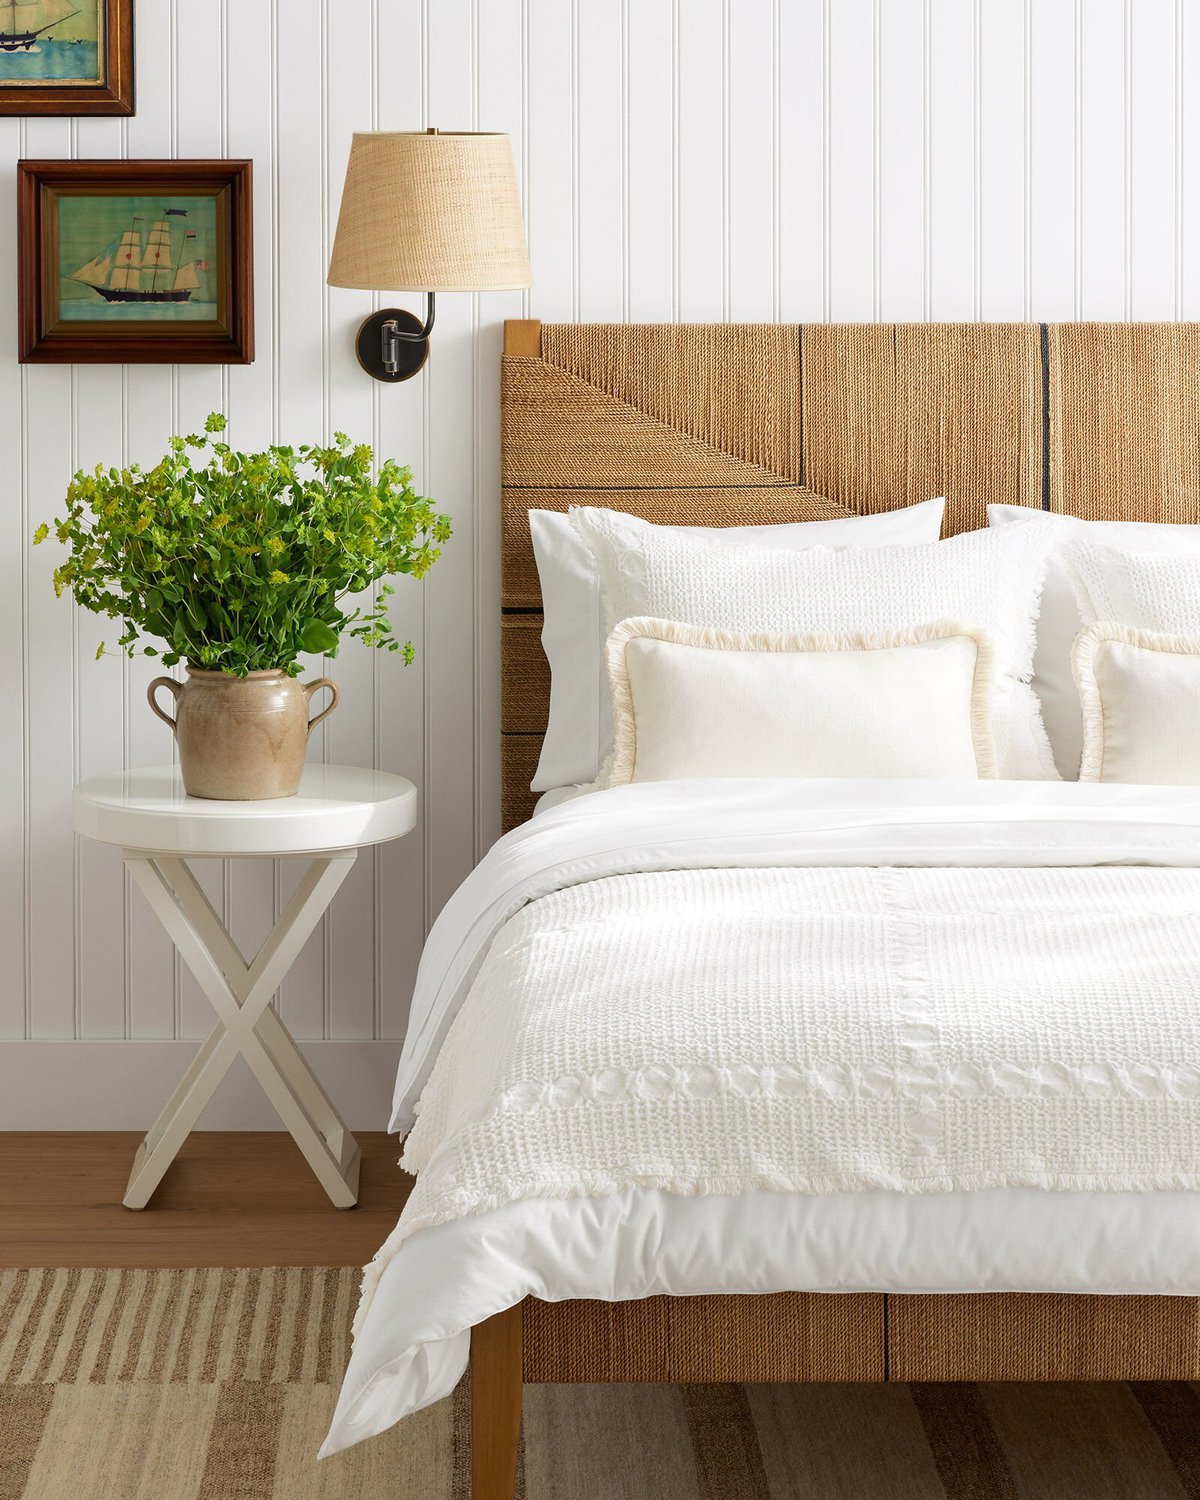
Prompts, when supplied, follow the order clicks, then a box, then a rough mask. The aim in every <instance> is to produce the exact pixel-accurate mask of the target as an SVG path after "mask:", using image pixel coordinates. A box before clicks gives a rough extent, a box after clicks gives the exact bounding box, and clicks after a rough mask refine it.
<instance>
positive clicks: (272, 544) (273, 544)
mask: <svg viewBox="0 0 1200 1500" xmlns="http://www.w3.org/2000/svg"><path fill="white" fill-rule="evenodd" d="M267 551H268V552H270V553H271V555H272V556H273V557H278V556H279V554H280V553H281V552H282V551H283V543H282V542H281V541H280V540H279V538H278V537H277V536H269V537H268V538H267Z"/></svg>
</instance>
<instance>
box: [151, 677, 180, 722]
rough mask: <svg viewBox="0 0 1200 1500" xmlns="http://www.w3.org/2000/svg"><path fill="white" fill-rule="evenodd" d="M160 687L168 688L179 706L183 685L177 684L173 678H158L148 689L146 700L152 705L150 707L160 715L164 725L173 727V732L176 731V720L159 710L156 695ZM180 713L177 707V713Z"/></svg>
mask: <svg viewBox="0 0 1200 1500" xmlns="http://www.w3.org/2000/svg"><path fill="white" fill-rule="evenodd" d="M160 687H165V688H167V689H168V690H169V692H170V694H171V696H172V698H174V699H175V702H176V705H178V703H179V695H180V693H182V692H183V683H182V682H176V681H175V679H174V678H173V677H156V678H155V679H154V681H153V682H152V683H151V684H150V686H149V687H148V688H147V689H146V700H147V702H148V703H149V704H150V707H151V708H152V709H153V710H154V712H155V713H156V714H157V715H158V717H159V718H160V719H161V720H162V721H163V723H164V724H169V725H170V726H171V729H172V731H174V729H175V720H174V719H173V718H172V717H171V716H170V714H165V713H163V711H162V709H161V708H159V706H158V704H157V702H156V701H155V694H156V693H157V692H158V690H159V688H160ZM178 711H179V710H178V707H176V712H177V713H178Z"/></svg>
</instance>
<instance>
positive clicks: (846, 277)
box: [825, 0, 875, 321]
mask: <svg viewBox="0 0 1200 1500" xmlns="http://www.w3.org/2000/svg"><path fill="white" fill-rule="evenodd" d="M825 20H826V26H827V28H828V34H827V36H826V38H825V69H826V91H827V92H826V100H825V111H826V118H827V121H828V130H829V140H828V143H827V148H826V157H825V160H826V171H827V173H828V180H827V182H826V184H825V240H826V257H827V263H828V264H827V271H826V287H827V304H828V316H829V317H830V318H832V319H834V320H835V321H842V320H844V321H853V320H854V319H856V318H869V317H870V316H871V312H870V309H871V308H872V306H873V305H874V288H875V259H874V233H873V226H874V219H875V189H874V181H875V177H874V156H875V131H874V129H873V125H872V113H873V108H874V88H873V78H874V70H873V67H872V54H873V48H874V33H875V24H874V20H875V18H874V7H873V4H872V0H838V3H837V4H834V5H830V4H827V5H826V7H825Z"/></svg>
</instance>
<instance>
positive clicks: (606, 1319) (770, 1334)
mask: <svg viewBox="0 0 1200 1500" xmlns="http://www.w3.org/2000/svg"><path fill="white" fill-rule="evenodd" d="M501 408H502V433H503V469H502V477H503V486H504V488H503V501H502V506H503V544H502V561H503V579H502V605H503V619H502V672H503V708H502V766H503V808H504V826H505V828H511V827H514V826H515V825H516V824H518V823H520V822H522V821H523V820H524V819H525V818H527V817H528V816H529V813H530V811H531V808H532V804H533V798H532V796H531V794H530V792H529V790H528V788H529V781H530V779H531V777H532V774H533V770H534V767H535V766H536V764H537V757H538V752H539V750H540V747H541V742H542V736H543V734H544V732H545V727H546V717H547V709H548V703H549V672H548V668H547V666H546V662H545V659H544V657H543V655H542V652H541V648H540V642H539V634H540V631H541V626H542V619H541V596H540V593H539V590H538V581H537V572H536V569H535V566H534V561H533V553H532V547H531V544H530V539H529V526H528V519H527V515H526V512H527V511H528V510H530V509H533V508H540V509H547V510H565V509H566V508H567V507H568V506H569V505H587V504H591V505H605V506H608V507H610V508H612V509H617V510H624V511H629V512H631V513H633V514H635V515H641V516H644V517H646V518H647V519H649V520H653V521H658V522H662V523H667V524H670V523H674V524H678V525H686V524H693V525H736V524H741V525H752V524H770V523H778V522H782V521H796V520H812V519H817V518H821V517H831V516H844V515H852V514H865V513H867V512H871V511H878V510H884V509H890V508H892V507H895V506H900V505H908V504H912V503H913V502H915V501H917V500H923V499H927V498H928V497H929V496H931V495H945V496H946V498H947V508H946V530H947V531H948V532H956V531H963V530H968V529H971V528H973V527H977V526H983V525H986V522H987V515H986V507H987V505H988V504H989V503H992V502H1007V503H1010V504H1012V503H1016V504H1022V505H1028V506H1031V507H1039V506H1040V507H1042V508H1044V509H1046V510H1052V511H1058V512H1063V513H1066V514H1071V515H1080V516H1088V517H1092V518H1101V517H1107V518H1112V519H1117V518H1120V519H1125V520H1140V521H1153V520H1158V521H1184V522H1189V523H1193V524H1195V523H1197V522H1200V325H1197V324H1162V323H1152V324H1113V323H1108V324H1085V323H1076V324H1050V325H1046V324H972V323H964V324H835V325H811V326H810V325H805V326H803V327H797V326H794V325H793V326H776V325H766V324H757V325H699V324H695V325H625V324H582V325H581V324H546V325H543V324H540V323H537V322H530V321H521V322H510V323H507V324H506V325H505V340H504V360H503V377H502V403H501ZM1197 1378H1200V1299H1196V1298H1179V1297H1126V1296H1117V1297H1104V1296H1080V1295H1033V1294H990V1295H983V1294H981V1295H952V1296H951V1295H946V1296H896V1295H892V1294H888V1295H886V1296H885V1295H882V1294H874V1293H871V1294H856V1293H845V1294H818V1293H781V1294H778V1295H771V1296H740V1295H729V1296H703V1297H650V1298H646V1299H644V1300H640V1301H635V1302H622V1303H615V1304H610V1303H605V1302H590V1301H572V1302H559V1303H548V1302H540V1301H537V1300H535V1299H533V1298H530V1299H527V1300H526V1301H525V1302H524V1303H523V1304H521V1305H520V1306H518V1307H515V1308H512V1309H510V1310H509V1311H508V1312H505V1313H502V1314H500V1315H499V1316H497V1317H494V1318H491V1319H489V1320H488V1321H487V1322H486V1323H483V1324H480V1325H479V1326H478V1327H477V1328H475V1329H474V1330H473V1333H472V1340H471V1390H472V1495H473V1497H474V1500H510V1497H511V1496H512V1494H513V1487H514V1484H515V1479H516V1472H517V1463H518V1449H519V1440H520V1427H521V1387H522V1383H523V1382H525V1381H530V1382H538V1381H553V1382H569V1381H626V1380H630V1381H678V1382H683V1383H691V1382H694V1383H705V1382H711V1381H718V1382H725V1381H729V1382H742V1381H885V1380H899V1381H906V1380H931V1381H952V1380H953V1381H957V1380H967V1381H972V1380H1174V1379H1181V1380H1183V1379H1186V1380H1194V1379H1197Z"/></svg>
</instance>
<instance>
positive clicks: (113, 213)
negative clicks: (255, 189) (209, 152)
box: [58, 193, 217, 301]
mask: <svg viewBox="0 0 1200 1500" xmlns="http://www.w3.org/2000/svg"><path fill="white" fill-rule="evenodd" d="M165 208H185V209H187V213H188V216H187V218H186V219H179V218H170V219H168V220H167V223H168V224H170V226H171V250H172V254H173V255H174V257H175V259H176V262H178V259H179V250H180V246H181V244H182V241H183V235H184V230H185V229H194V230H195V231H196V252H195V253H196V258H197V259H200V260H207V261H208V263H209V266H210V268H211V271H210V276H211V274H212V272H215V270H216V265H217V201H216V198H215V197H213V196H211V195H210V196H204V197H202V196H200V195H198V194H185V195H172V194H165V195H164V194H157V195H155V196H154V197H150V196H146V195H143V194H140V193H138V194H130V195H125V194H121V195H117V194H113V195H112V196H108V195H97V196H91V195H88V194H64V195H63V196H61V197H60V198H59V200H58V268H59V272H60V276H61V277H62V278H68V277H70V275H71V273H72V272H73V271H77V270H78V269H79V267H80V266H82V265H85V264H86V263H87V262H88V261H89V260H91V259H92V258H93V257H94V256H96V255H99V254H100V252H101V251H102V250H103V249H104V248H105V246H106V245H109V244H111V243H112V242H114V241H119V240H120V238H121V236H122V235H123V234H124V233H125V231H126V230H127V229H132V228H133V219H134V215H135V214H140V215H141V219H142V222H141V224H140V225H139V226H138V228H139V229H140V230H141V231H142V247H143V249H144V248H145V246H146V242H147V240H148V239H149V237H150V229H151V226H152V225H153V224H154V222H155V220H156V219H160V218H161V217H162V212H163V209H165ZM211 284H215V282H212V283H211ZM59 291H60V295H61V296H62V298H63V300H64V301H67V300H70V301H75V300H77V299H80V298H82V299H84V300H87V301H96V300H97V298H96V294H95V292H93V291H92V290H91V288H90V287H87V286H85V285H83V283H82V282H78V281H70V280H67V279H61V280H60V281H59Z"/></svg>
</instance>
